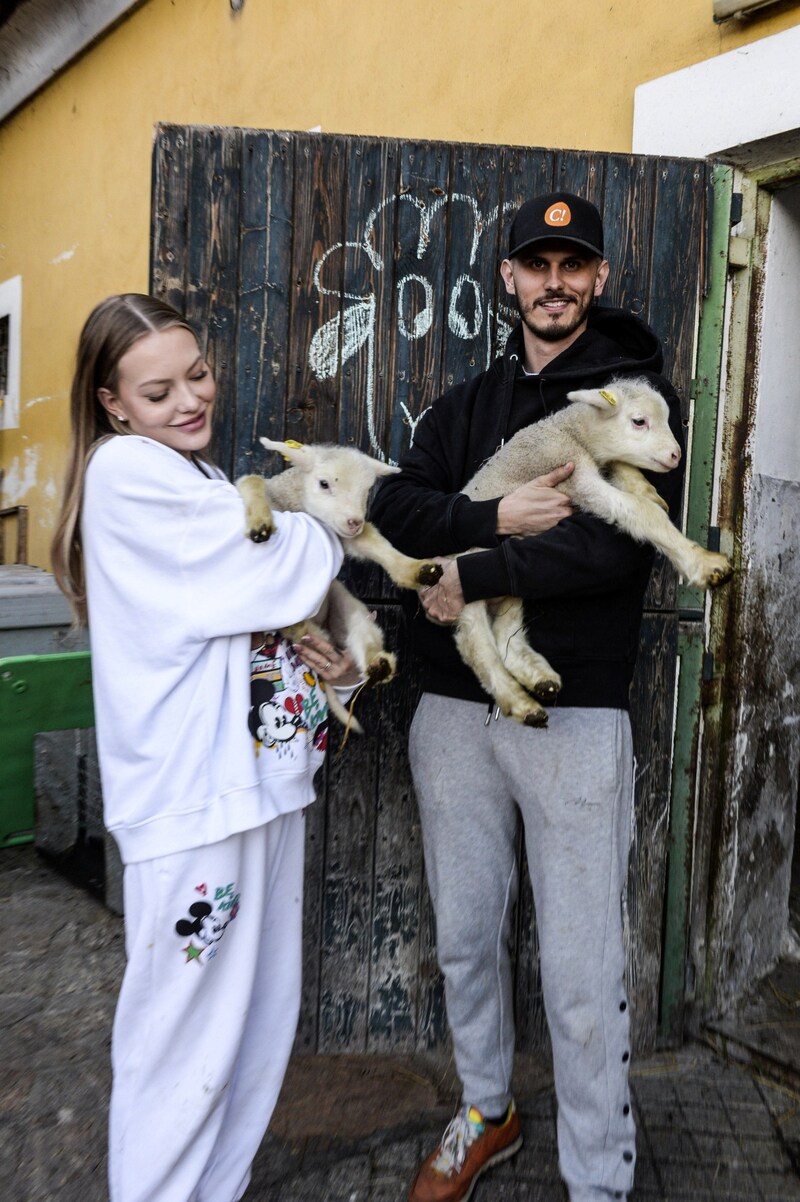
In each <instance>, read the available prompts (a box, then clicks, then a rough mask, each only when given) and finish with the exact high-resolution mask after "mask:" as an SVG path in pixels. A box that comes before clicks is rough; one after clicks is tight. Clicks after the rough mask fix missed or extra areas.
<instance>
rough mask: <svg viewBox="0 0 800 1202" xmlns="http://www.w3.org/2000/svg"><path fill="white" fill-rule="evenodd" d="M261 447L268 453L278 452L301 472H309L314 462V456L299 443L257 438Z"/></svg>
mask: <svg viewBox="0 0 800 1202" xmlns="http://www.w3.org/2000/svg"><path fill="white" fill-rule="evenodd" d="M258 441H259V442H260V443H261V445H262V447H266V448H267V450H268V451H278V452H279V454H281V455H283V457H284V459H285V460H287V462H288V463H291V464H292V465H293V466H294V467H299V468H300V469H301V470H303V471H306V472H309V471H311V466H312V464H313V462H314V456H313V455H312V453H311V452H310V451H309V450H308V448H307V447H304V446H302V445H301V444H300V443H299V442H276V441H275V439H273V438H259V440H258Z"/></svg>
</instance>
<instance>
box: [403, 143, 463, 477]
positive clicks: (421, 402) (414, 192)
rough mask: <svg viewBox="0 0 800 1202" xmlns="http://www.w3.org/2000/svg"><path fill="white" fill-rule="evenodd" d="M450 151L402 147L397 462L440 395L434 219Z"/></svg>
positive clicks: (439, 256) (438, 253) (439, 242)
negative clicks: (427, 409)
mask: <svg viewBox="0 0 800 1202" xmlns="http://www.w3.org/2000/svg"><path fill="white" fill-rule="evenodd" d="M449 174H450V148H449V146H446V145H445V144H443V143H441V142H439V143H435V142H434V143H426V142H421V143H404V144H403V146H402V148H401V152H400V182H399V186H398V202H397V216H396V230H397V234H396V238H397V246H396V252H395V290H396V322H397V333H396V336H395V347H394V366H393V378H394V389H393V391H394V414H393V420H392V423H391V431H390V437H389V455H390V458H391V459H392V460H394V461H395V462H396V461H397V460H398V459H399V458H400V455H401V454H402V452H403V451H404V450H405V449H406V447H407V446H408V445H409V442H410V441H411V433H412V431H413V428H414V424H415V423H416V422H417V421H418V420H419V418H420V416H421V415H422V413H423V412H424V410H425V409H426V408H427V407H428V406H429V405H430V404H431V402H432V401H433V400H434V399H435V398H436V397H437V396H438V395H439V393H440V392H441V391H442V388H441V382H442V360H441V337H442V325H441V321H442V315H443V313H444V311H445V310H444V301H443V298H442V291H443V287H442V286H443V282H444V262H445V252H446V238H445V229H444V226H443V223H441V222H440V221H438V220H436V217H437V214H438V211H439V208H440V206H441V200H442V197H446V195H447V189H448V183H449Z"/></svg>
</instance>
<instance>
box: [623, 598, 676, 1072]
mask: <svg viewBox="0 0 800 1202" xmlns="http://www.w3.org/2000/svg"><path fill="white" fill-rule="evenodd" d="M677 642H678V624H677V617H676V615H675V614H646V615H645V618H644V621H643V623H642V635H641V641H640V648H639V659H638V662H637V665H636V673H635V676H634V679H633V684H632V686H631V726H632V728H633V746H634V755H635V757H636V787H635V794H634V824H633V830H632V844H631V849H630V865H629V870H628V885H627V891H626V897H627V918H628V924H629V925H628V946H627V952H628V993H629V998H630V1004H631V1022H632V1043H633V1047H634V1049H635V1050H636V1051H638V1052H643V1051H652V1050H653V1049H654V1047H655V1040H656V1029H657V1025H658V998H659V981H660V973H661V946H662V938H663V914H664V884H665V879H666V865H667V850H668V846H667V841H668V836H669V804H670V771H671V756H672V736H673V729H672V728H673V720H674V718H673V711H674V699H675V673H676V653H677Z"/></svg>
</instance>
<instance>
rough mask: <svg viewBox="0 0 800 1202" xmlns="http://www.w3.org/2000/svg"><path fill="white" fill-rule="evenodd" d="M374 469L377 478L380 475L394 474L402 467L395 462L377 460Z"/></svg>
mask: <svg viewBox="0 0 800 1202" xmlns="http://www.w3.org/2000/svg"><path fill="white" fill-rule="evenodd" d="M374 470H375V479H376V480H377V478H378V476H394V475H395V473H396V472H399V471H400V468H399V467H396V466H395V465H394V464H393V463H379V462H376V463H375V469H374Z"/></svg>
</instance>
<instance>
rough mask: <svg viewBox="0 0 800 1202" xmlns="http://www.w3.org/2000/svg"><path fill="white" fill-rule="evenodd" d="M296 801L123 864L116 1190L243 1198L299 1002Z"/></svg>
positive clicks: (112, 1157)
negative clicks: (277, 813)
mask: <svg viewBox="0 0 800 1202" xmlns="http://www.w3.org/2000/svg"><path fill="white" fill-rule="evenodd" d="M304 827H305V823H304V820H303V813H302V811H296V812H294V813H291V814H287V815H284V816H282V817H280V818H276V819H274V820H273V821H272V822H269V823H267V824H266V825H265V826H261V827H257V828H256V829H255V830H249V831H244V832H242V833H241V834H238V835H232V836H231V837H230V838H228V839H226V840H224V842H222V843H217V844H214V845H212V846H210V847H199V848H195V849H193V850H191V851H187V852H181V853H178V854H176V855H171V856H163V857H161V858H159V859H156V860H151V861H147V862H146V863H142V864H131V865H128V867H126V869H125V878H124V893H125V926H126V950H127V955H128V964H127V968H126V971H125V976H124V979H123V982H122V989H121V991H120V996H119V1002H118V1004H117V1011H116V1015H115V1018H114V1031H113V1038H112V1049H111V1057H112V1068H113V1085H112V1091H111V1112H110V1119H109V1188H110V1196H111V1202H237V1200H238V1199H239V1198H241V1196H242V1194H243V1193H244V1191H245V1189H246V1188H247V1185H248V1182H249V1180H250V1166H251V1163H252V1160H253V1157H254V1155H255V1153H256V1150H257V1148H258V1146H259V1143H260V1142H261V1140H262V1138H263V1136H264V1133H265V1131H266V1129H267V1125H268V1123H269V1120H270V1118H271V1116H272V1111H273V1109H274V1106H275V1102H276V1100H277V1097H278V1092H279V1090H280V1087H281V1083H282V1081H283V1077H284V1073H285V1071H286V1065H287V1063H288V1060H289V1054H290V1052H291V1048H292V1043H293V1041H294V1036H295V1031H296V1028H297V1019H298V1013H299V1007H300V980H301V937H302V909H303V844H304Z"/></svg>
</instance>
